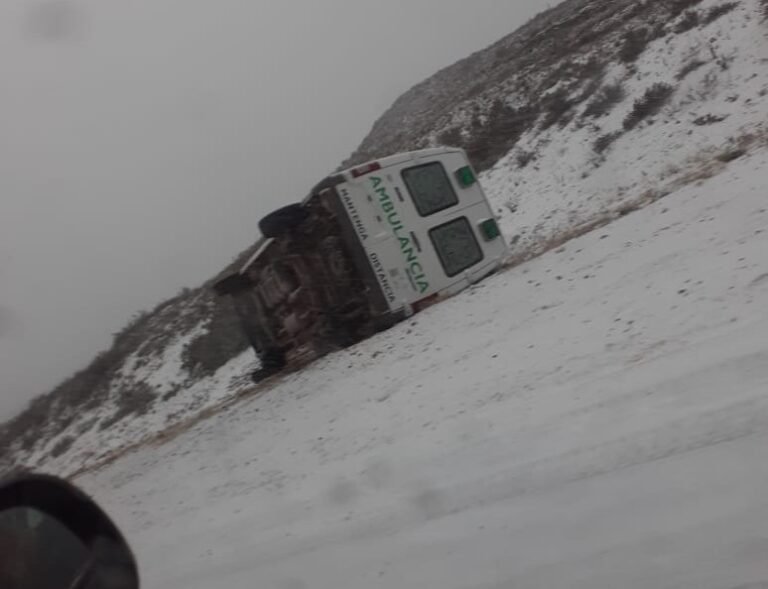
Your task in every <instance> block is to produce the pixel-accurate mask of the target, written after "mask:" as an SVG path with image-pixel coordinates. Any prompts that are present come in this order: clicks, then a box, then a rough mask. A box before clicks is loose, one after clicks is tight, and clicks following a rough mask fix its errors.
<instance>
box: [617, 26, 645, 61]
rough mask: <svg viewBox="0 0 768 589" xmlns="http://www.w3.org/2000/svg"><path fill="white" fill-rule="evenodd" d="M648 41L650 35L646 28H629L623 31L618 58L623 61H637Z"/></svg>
mask: <svg viewBox="0 0 768 589" xmlns="http://www.w3.org/2000/svg"><path fill="white" fill-rule="evenodd" d="M650 41H651V35H650V32H649V30H648V29H646V28H640V29H629V30H628V31H626V32H625V33H624V39H623V41H622V45H621V49H620V50H619V59H620V60H621V61H623V62H624V63H632V62H635V61H637V59H638V58H639V57H640V56H641V55H642V54H643V52H644V51H645V48H646V47H648V43H650Z"/></svg>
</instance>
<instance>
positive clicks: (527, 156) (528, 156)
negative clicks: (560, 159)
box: [515, 149, 538, 169]
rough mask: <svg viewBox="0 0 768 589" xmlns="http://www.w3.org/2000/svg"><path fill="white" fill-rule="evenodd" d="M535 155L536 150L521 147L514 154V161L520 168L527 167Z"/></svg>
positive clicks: (534, 158)
mask: <svg viewBox="0 0 768 589" xmlns="http://www.w3.org/2000/svg"><path fill="white" fill-rule="evenodd" d="M537 157H538V155H537V154H536V152H534V151H526V150H524V149H521V150H520V151H518V152H517V153H516V154H515V161H516V162H517V165H518V167H519V168H521V169H522V168H525V167H527V166H528V164H530V163H531V162H532V161H535V160H536V158H537Z"/></svg>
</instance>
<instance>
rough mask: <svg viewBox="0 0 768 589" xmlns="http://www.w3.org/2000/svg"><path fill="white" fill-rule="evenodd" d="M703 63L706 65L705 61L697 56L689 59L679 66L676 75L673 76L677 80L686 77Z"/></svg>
mask: <svg viewBox="0 0 768 589" xmlns="http://www.w3.org/2000/svg"><path fill="white" fill-rule="evenodd" d="M705 65H707V62H706V61H704V60H703V59H698V58H696V59H692V60H691V61H689V62H688V63H686V64H685V65H683V67H681V68H680V71H679V72H677V75H676V76H675V78H676V79H677V80H678V81H680V80H683V79H685V78H686V77H688V75H689V74H692V73H693V72H695V71H696V70H697V69H699V68H700V67H703V66H705Z"/></svg>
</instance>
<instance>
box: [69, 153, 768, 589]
mask: <svg viewBox="0 0 768 589" xmlns="http://www.w3.org/2000/svg"><path fill="white" fill-rule="evenodd" d="M767 182H768V151H766V150H761V151H759V152H757V153H755V154H753V155H751V156H749V157H746V158H743V159H741V160H739V161H736V162H733V163H731V164H730V165H729V166H728V169H727V170H726V171H724V172H723V173H722V174H720V175H718V176H717V177H715V178H712V179H709V180H706V181H704V182H702V183H700V184H698V185H692V186H688V187H686V188H683V189H681V190H679V191H677V192H675V193H674V194H671V195H669V196H668V197H666V198H665V199H664V200H662V201H659V202H656V203H654V204H652V205H650V206H649V207H647V208H645V209H643V210H641V211H639V212H637V213H634V214H632V215H629V216H626V217H624V218H622V219H620V220H618V221H616V222H615V223H614V224H612V225H611V226H609V227H605V228H603V229H601V230H599V231H595V232H593V233H590V234H589V235H585V236H582V237H581V238H578V239H576V240H573V241H571V242H569V243H568V244H567V245H566V246H565V247H563V248H562V250H560V251H551V252H549V253H547V254H545V255H543V256H541V257H539V258H537V259H536V260H533V261H531V262H528V263H526V264H524V265H521V266H518V267H516V268H514V269H511V270H509V271H507V272H504V273H501V274H499V275H497V276H494V277H492V278H491V279H489V280H487V281H485V282H483V283H482V284H480V285H478V286H476V287H475V288H473V289H472V290H471V291H469V292H466V293H464V294H462V295H459V296H458V297H456V298H454V299H452V300H450V301H447V302H445V303H444V304H441V305H438V306H435V307H433V308H431V309H429V310H427V311H425V312H424V313H422V314H420V315H417V316H415V317H414V318H413V319H411V320H410V321H408V322H407V323H403V324H400V325H398V326H396V327H395V328H394V329H392V330H391V331H389V332H386V333H383V334H380V335H378V336H376V337H374V338H372V339H370V340H368V341H366V342H363V343H361V344H360V345H357V346H355V347H354V348H352V349H350V350H347V351H344V352H340V353H337V354H334V355H332V356H329V357H327V358H325V359H323V360H321V361H319V362H316V363H315V364H313V365H312V366H310V367H308V368H307V369H306V370H304V371H302V372H301V373H296V374H293V375H289V376H287V377H286V378H284V379H283V381H282V382H280V383H279V384H278V385H277V386H275V387H274V388H272V389H271V390H268V391H265V392H263V394H262V395H260V396H257V397H253V398H250V399H245V400H242V401H241V402H240V403H238V405H237V406H234V407H231V408H229V409H227V410H225V411H222V412H220V413H218V414H216V415H214V416H212V417H211V418H210V419H208V420H206V421H205V422H203V423H200V424H198V425H197V426H195V427H194V428H193V429H192V430H191V431H188V432H186V433H184V434H182V435H181V436H179V437H177V438H175V439H173V440H170V441H168V442H167V443H165V444H162V445H157V446H153V447H148V448H142V449H139V450H138V451H137V452H135V453H132V454H130V455H128V456H125V457H124V458H123V459H121V460H120V461H118V462H116V463H114V464H112V465H110V466H108V467H106V468H104V469H102V470H100V471H98V472H94V473H88V474H86V475H84V476H82V477H79V478H78V482H79V483H80V484H82V485H84V486H85V488H86V489H87V490H88V491H89V492H91V493H92V494H93V495H94V496H95V497H96V498H97V499H98V500H99V501H101V502H103V503H104V505H105V506H106V507H107V509H108V510H110V512H111V513H113V514H114V515H115V517H116V519H117V521H118V523H119V524H120V525H121V527H123V528H124V530H125V531H126V533H127V536H128V539H129V540H130V541H131V543H132V545H133V546H134V548H135V550H136V553H137V556H138V558H139V562H140V563H141V567H142V568H141V570H142V575H143V583H144V585H146V587H148V588H164V589H175V588H184V589H195V588H198V587H199V588H201V589H203V588H209V587H217V588H218V589H229V588H232V589H240V588H243V587H275V588H278V589H309V588H312V589H338V588H339V587H365V588H371V589H374V588H402V587H424V588H433V587H436V588H437V587H439V588H441V589H454V588H455V589H470V588H472V589H477V588H481V589H492V588H493V589H501V588H508V587H546V588H554V587H567V588H569V589H580V588H584V589H616V588H621V589H648V588H649V587H675V588H678V589H726V588H728V589H730V588H737V587H738V588H745V589H746V588H758V587H765V586H766V583H768V562H767V561H766V558H765V555H766V540H765V539H766V537H768V516H767V515H766V514H768V493H766V489H767V488H768V462H766V460H765V448H766V443H768V434H767V432H768V397H766V394H765V392H766V389H767V388H768V338H766V333H768V257H767V256H766V252H768V199H766V192H765V185H766V183H767ZM60 466H64V465H63V464H61V465H60Z"/></svg>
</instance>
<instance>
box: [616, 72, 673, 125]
mask: <svg viewBox="0 0 768 589" xmlns="http://www.w3.org/2000/svg"><path fill="white" fill-rule="evenodd" d="M674 92H675V89H674V87H672V86H671V85H669V84H664V83H663V82H658V83H656V84H654V85H653V86H651V87H650V88H648V89H647V90H646V91H645V94H643V96H642V97H640V98H638V99H637V100H636V101H635V104H634V106H633V107H632V111H631V112H630V113H629V114H628V115H627V117H626V118H625V119H624V130H625V131H630V130H632V129H634V128H635V127H637V125H639V124H640V122H641V121H643V120H644V119H647V118H648V117H650V116H653V115H655V114H656V113H658V112H659V111H660V110H661V109H662V107H663V106H664V105H665V104H666V103H667V102H668V101H669V99H670V98H671V97H672V94H674Z"/></svg>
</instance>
